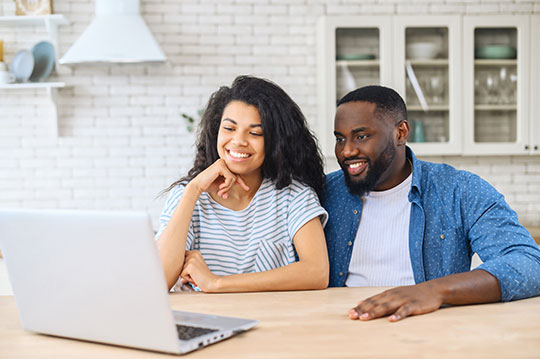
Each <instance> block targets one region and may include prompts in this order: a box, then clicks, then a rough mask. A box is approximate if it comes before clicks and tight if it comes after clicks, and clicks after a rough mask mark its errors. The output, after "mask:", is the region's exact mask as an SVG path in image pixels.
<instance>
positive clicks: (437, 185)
mask: <svg viewBox="0 0 540 359" xmlns="http://www.w3.org/2000/svg"><path fill="white" fill-rule="evenodd" d="M334 128H335V131H334V134H335V137H336V144H335V153H336V157H337V160H338V162H339V165H340V166H341V170H339V171H336V172H333V173H331V174H329V175H328V176H327V184H326V191H325V193H324V195H323V199H322V202H323V206H324V207H325V208H326V210H327V211H328V213H329V217H330V218H329V220H328V223H327V225H326V228H325V234H326V240H327V244H328V253H329V257H330V286H338V287H339V286H393V287H395V288H393V289H390V290H387V291H385V292H383V293H381V294H378V295H375V296H373V297H371V298H368V299H366V300H363V301H361V302H359V303H358V305H357V306H356V307H355V308H353V309H351V310H350V311H349V317H350V318H351V319H361V320H370V319H373V318H378V317H383V316H387V315H389V316H390V317H389V320H390V321H398V320H400V319H403V318H405V317H407V316H410V315H416V314H424V313H429V312H433V311H435V310H437V309H438V308H439V307H441V305H445V304H447V305H459V304H473V303H489V302H497V301H501V300H502V301H509V300H514V299H520V298H526V297H531V296H536V295H540V250H539V248H538V245H537V244H536V243H535V242H534V240H533V239H532V237H531V236H530V234H529V233H528V232H527V230H526V229H525V228H524V227H523V226H521V225H520V224H519V222H518V219H517V215H516V213H515V212H514V211H513V210H512V209H511V208H510V207H509V206H508V204H507V203H506V202H505V200H504V197H503V196H502V195H501V194H500V193H498V192H497V191H496V190H495V189H494V188H493V187H492V186H490V185H489V184H488V183H487V182H485V181H484V180H482V179H481V178H480V177H478V176H476V175H474V174H472V173H469V172H466V171H458V170H456V169H454V168H453V167H451V166H448V165H444V164H434V163H430V162H424V161H420V160H418V159H417V158H416V157H415V156H414V154H413V152H412V151H411V149H410V148H408V147H407V146H406V141H407V136H408V134H409V124H408V122H407V110H406V107H405V103H404V102H403V99H402V98H401V97H400V96H399V95H398V94H397V93H396V92H395V91H394V90H392V89H389V88H386V87H381V86H368V87H363V88H360V89H358V90H355V91H353V92H351V93H349V94H347V95H346V96H345V97H343V98H342V99H341V100H340V101H339V103H338V107H337V112H336V118H335V127H334ZM473 253H477V254H478V255H479V256H480V258H481V259H482V260H483V264H481V265H480V266H479V267H478V268H476V269H475V270H472V271H471V270H470V265H471V257H472V255H473Z"/></svg>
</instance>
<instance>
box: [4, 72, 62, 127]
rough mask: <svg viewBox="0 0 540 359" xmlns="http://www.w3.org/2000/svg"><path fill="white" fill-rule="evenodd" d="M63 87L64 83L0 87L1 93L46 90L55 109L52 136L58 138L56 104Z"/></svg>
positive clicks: (16, 84)
mask: <svg viewBox="0 0 540 359" xmlns="http://www.w3.org/2000/svg"><path fill="white" fill-rule="evenodd" d="M63 87H66V84H65V83H64V82H24V83H13V84H3V85H0V91H1V90H8V91H12V90H28V89H45V90H46V91H47V96H48V97H49V100H50V102H51V105H52V109H53V116H52V121H51V136H54V137H58V108H57V104H56V103H57V98H58V89H59V88H63Z"/></svg>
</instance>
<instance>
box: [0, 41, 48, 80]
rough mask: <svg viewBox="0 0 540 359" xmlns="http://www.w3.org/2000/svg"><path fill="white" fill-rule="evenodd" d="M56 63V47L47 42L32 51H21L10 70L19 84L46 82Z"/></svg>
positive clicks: (41, 43) (39, 44) (16, 55)
mask: <svg viewBox="0 0 540 359" xmlns="http://www.w3.org/2000/svg"><path fill="white" fill-rule="evenodd" d="M54 62H55V53H54V46H53V45H52V44H51V43H50V42H47V41H41V42H38V43H37V44H36V45H34V47H32V50H26V49H25V50H20V51H19V52H17V53H16V54H15V57H14V58H13V61H12V62H11V66H10V70H11V73H13V75H14V76H15V80H16V81H17V82H26V81H28V80H30V81H33V82H38V81H43V80H45V79H46V78H47V77H48V76H49V75H50V74H51V72H52V70H53V68H54Z"/></svg>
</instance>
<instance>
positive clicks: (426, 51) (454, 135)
mask: <svg viewBox="0 0 540 359" xmlns="http://www.w3.org/2000/svg"><path fill="white" fill-rule="evenodd" d="M420 20H421V21H420ZM459 25H460V20H459V18H458V17H451V16H450V17H442V18H441V17H429V18H427V19H422V18H420V19H419V18H417V17H416V18H411V17H400V18H397V19H396V21H395V28H394V38H395V39H396V40H398V43H397V44H396V49H397V54H396V66H397V68H396V81H397V83H398V86H397V87H398V88H397V90H398V92H400V93H401V95H402V97H403V98H404V99H405V102H406V104H407V112H408V113H407V115H408V119H409V125H410V133H409V139H408V144H409V145H410V146H411V148H412V149H413V150H414V151H415V153H416V154H420V155H440V154H458V153H460V152H461V151H462V145H461V138H460V136H459V131H460V125H459V124H460V118H459V117H460V116H459V114H458V112H459V111H460V105H459V102H460V99H459V91H457V87H458V86H459V81H458V80H456V76H459V69H460V48H459V45H458V41H459V33H460V26H459Z"/></svg>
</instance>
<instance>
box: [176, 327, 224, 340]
mask: <svg viewBox="0 0 540 359" xmlns="http://www.w3.org/2000/svg"><path fill="white" fill-rule="evenodd" d="M176 330H177V331H178V338H180V339H181V340H189V339H193V338H196V337H199V336H201V335H205V334H208V333H212V332H217V329H210V328H200V327H191V326H189V325H181V324H176Z"/></svg>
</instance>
